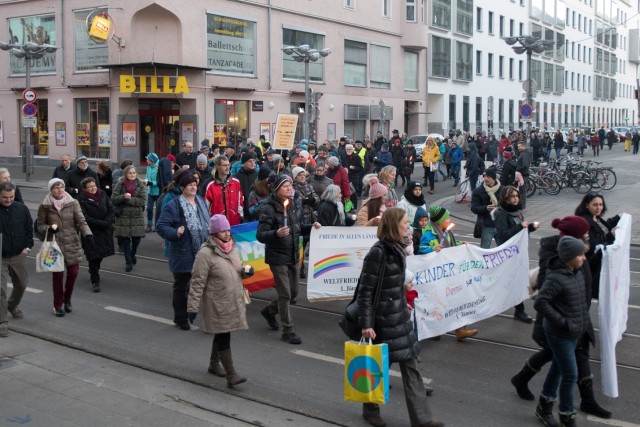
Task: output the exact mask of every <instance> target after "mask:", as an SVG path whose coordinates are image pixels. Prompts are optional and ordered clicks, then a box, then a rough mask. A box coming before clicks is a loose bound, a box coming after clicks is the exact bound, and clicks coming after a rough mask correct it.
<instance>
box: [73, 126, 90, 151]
mask: <svg viewBox="0 0 640 427" xmlns="http://www.w3.org/2000/svg"><path fill="white" fill-rule="evenodd" d="M90 143H91V141H89V123H76V145H77V146H79V147H81V146H87V145H89V144H90Z"/></svg>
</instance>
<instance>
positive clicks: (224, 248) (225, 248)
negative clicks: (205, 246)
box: [211, 236, 233, 254]
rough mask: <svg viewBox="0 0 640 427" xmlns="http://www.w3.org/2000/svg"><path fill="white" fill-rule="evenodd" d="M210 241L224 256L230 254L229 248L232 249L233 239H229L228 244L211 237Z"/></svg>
mask: <svg viewBox="0 0 640 427" xmlns="http://www.w3.org/2000/svg"><path fill="white" fill-rule="evenodd" d="M211 240H213V242H214V243H215V244H216V246H218V248H219V249H220V250H221V251H222V252H223V253H225V254H228V253H229V252H231V248H233V238H231V239H229V241H228V242H223V241H222V240H220V239H218V238H217V237H216V236H211Z"/></svg>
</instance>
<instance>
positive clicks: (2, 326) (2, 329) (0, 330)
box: [0, 322, 9, 338]
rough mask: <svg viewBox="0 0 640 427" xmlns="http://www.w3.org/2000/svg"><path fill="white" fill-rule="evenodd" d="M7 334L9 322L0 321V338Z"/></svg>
mask: <svg viewBox="0 0 640 427" xmlns="http://www.w3.org/2000/svg"><path fill="white" fill-rule="evenodd" d="M8 336H9V322H3V323H0V338H4V337H8Z"/></svg>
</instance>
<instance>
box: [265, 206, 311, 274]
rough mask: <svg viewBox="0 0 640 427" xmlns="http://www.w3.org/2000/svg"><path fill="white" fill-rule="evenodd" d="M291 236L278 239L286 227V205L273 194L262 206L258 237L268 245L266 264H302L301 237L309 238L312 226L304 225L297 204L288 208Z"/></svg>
mask: <svg viewBox="0 0 640 427" xmlns="http://www.w3.org/2000/svg"><path fill="white" fill-rule="evenodd" d="M287 213H288V216H289V218H288V224H287V225H288V226H289V228H290V231H289V235H288V236H284V237H278V235H277V234H276V232H277V231H278V229H279V228H281V227H284V205H283V204H282V203H281V202H280V201H279V200H277V198H276V196H274V195H273V194H271V195H269V197H267V199H266V201H265V202H264V203H263V205H262V210H261V212H260V219H259V221H260V222H259V224H258V231H257V232H256V237H257V239H258V241H259V242H260V243H264V244H265V245H266V251H265V252H266V253H265V262H266V263H267V264H269V265H292V264H295V263H298V262H300V251H299V250H298V249H299V243H298V242H299V241H300V236H302V235H305V236H308V235H309V233H310V232H311V225H310V224H302V223H301V221H303V219H302V215H301V212H300V209H299V208H298V207H296V204H295V203H293V201H292V202H291V203H289V207H288V208H287Z"/></svg>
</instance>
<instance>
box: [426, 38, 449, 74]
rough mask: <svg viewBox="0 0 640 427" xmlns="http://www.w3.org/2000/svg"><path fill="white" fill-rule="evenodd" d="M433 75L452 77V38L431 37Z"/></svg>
mask: <svg viewBox="0 0 640 427" xmlns="http://www.w3.org/2000/svg"><path fill="white" fill-rule="evenodd" d="M431 75H432V76H434V77H447V78H448V77H451V40H449V39H445V38H442V37H437V36H432V37H431Z"/></svg>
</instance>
